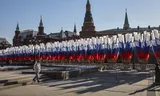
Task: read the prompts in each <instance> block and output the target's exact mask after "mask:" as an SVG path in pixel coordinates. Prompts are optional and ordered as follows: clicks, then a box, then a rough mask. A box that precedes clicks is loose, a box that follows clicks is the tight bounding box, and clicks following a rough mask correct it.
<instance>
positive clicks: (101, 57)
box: [99, 54, 107, 60]
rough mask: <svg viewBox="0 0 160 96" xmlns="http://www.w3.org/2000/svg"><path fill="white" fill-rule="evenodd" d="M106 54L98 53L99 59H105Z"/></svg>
mask: <svg viewBox="0 0 160 96" xmlns="http://www.w3.org/2000/svg"><path fill="white" fill-rule="evenodd" d="M106 56H107V55H106V54H100V55H99V60H105V58H106Z"/></svg>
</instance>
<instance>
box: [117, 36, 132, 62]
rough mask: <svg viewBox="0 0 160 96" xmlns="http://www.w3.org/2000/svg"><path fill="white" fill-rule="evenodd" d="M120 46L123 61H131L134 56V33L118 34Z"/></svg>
mask: <svg viewBox="0 0 160 96" xmlns="http://www.w3.org/2000/svg"><path fill="white" fill-rule="evenodd" d="M118 39H119V47H120V57H121V59H122V61H123V63H129V62H130V60H131V58H132V43H133V37H132V34H129V33H127V34H125V37H124V35H122V34H118Z"/></svg>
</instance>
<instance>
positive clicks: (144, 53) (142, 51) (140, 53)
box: [134, 32, 150, 63]
mask: <svg viewBox="0 0 160 96" xmlns="http://www.w3.org/2000/svg"><path fill="white" fill-rule="evenodd" d="M134 38H135V45H136V46H135V48H134V49H135V52H136V56H137V57H138V59H139V62H140V63H144V62H147V61H148V59H149V51H150V34H149V33H148V32H144V33H143V34H140V33H139V34H135V37H134Z"/></svg>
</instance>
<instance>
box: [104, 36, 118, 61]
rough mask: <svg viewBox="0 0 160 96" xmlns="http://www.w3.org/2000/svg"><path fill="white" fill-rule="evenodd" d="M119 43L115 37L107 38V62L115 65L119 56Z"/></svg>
mask: <svg viewBox="0 0 160 96" xmlns="http://www.w3.org/2000/svg"><path fill="white" fill-rule="evenodd" d="M118 44H119V41H118V38H117V36H116V35H114V36H112V37H111V38H108V58H107V59H108V62H109V63H112V62H113V63H115V62H116V61H117V59H118V56H119V51H120V49H119V45H118Z"/></svg>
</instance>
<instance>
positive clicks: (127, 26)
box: [123, 9, 130, 30]
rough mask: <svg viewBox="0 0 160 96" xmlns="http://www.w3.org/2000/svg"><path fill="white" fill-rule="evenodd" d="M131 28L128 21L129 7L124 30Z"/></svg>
mask: <svg viewBox="0 0 160 96" xmlns="http://www.w3.org/2000/svg"><path fill="white" fill-rule="evenodd" d="M129 28H130V26H129V22H128V15H127V9H126V12H125V20H124V25H123V29H124V30H127V29H129Z"/></svg>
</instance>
